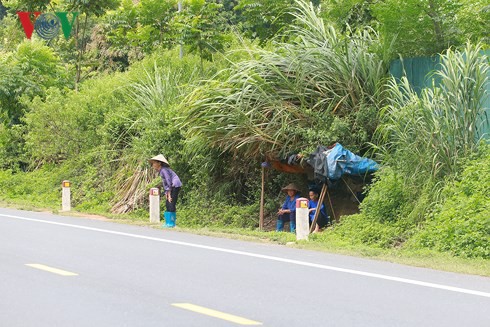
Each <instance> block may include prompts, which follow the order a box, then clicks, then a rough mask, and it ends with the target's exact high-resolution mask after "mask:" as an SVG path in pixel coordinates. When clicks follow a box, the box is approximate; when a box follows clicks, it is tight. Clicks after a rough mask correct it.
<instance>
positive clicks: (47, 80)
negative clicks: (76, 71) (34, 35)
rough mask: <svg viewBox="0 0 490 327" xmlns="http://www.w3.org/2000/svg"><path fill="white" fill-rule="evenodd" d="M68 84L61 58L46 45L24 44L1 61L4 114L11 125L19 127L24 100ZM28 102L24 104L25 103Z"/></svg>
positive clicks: (0, 103) (0, 98) (0, 108)
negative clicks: (50, 88) (53, 87)
mask: <svg viewBox="0 0 490 327" xmlns="http://www.w3.org/2000/svg"><path fill="white" fill-rule="evenodd" d="M66 83H67V73H66V71H65V70H64V68H63V67H62V65H61V63H60V59H59V58H58V56H56V54H55V53H54V51H53V50H52V49H50V48H49V47H47V46H46V45H44V43H43V42H36V41H24V42H23V43H21V44H20V45H19V46H18V47H17V49H16V51H15V52H14V53H13V54H8V55H6V56H4V57H3V58H0V115H1V116H3V119H2V120H3V122H4V123H7V124H18V123H19V122H20V119H21V117H22V116H23V115H24V111H25V109H26V108H25V105H24V103H23V102H24V101H25V100H29V99H32V98H34V97H35V96H41V97H43V96H44V94H45V91H46V90H47V89H48V88H49V87H52V86H56V87H61V86H63V85H66ZM22 99H24V101H23V100H22Z"/></svg>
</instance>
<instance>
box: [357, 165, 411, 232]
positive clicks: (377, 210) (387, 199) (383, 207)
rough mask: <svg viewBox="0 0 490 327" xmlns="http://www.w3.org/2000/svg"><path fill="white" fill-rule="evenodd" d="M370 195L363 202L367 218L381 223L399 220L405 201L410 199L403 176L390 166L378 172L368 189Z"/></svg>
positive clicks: (362, 207)
mask: <svg viewBox="0 0 490 327" xmlns="http://www.w3.org/2000/svg"><path fill="white" fill-rule="evenodd" d="M367 192H368V194H369V196H368V197H366V199H364V201H363V202H362V203H361V206H360V208H361V211H362V213H363V215H364V216H365V219H367V220H369V221H377V222H380V223H384V222H393V221H398V220H399V219H400V216H401V214H402V213H404V212H403V207H404V205H405V203H407V202H409V201H410V192H409V190H407V188H406V182H405V181H404V179H403V176H402V175H400V174H397V172H396V171H395V170H393V169H392V168H390V167H384V168H382V169H381V170H380V171H378V172H377V173H376V177H375V178H374V180H373V184H371V186H370V187H369V188H368V190H367Z"/></svg>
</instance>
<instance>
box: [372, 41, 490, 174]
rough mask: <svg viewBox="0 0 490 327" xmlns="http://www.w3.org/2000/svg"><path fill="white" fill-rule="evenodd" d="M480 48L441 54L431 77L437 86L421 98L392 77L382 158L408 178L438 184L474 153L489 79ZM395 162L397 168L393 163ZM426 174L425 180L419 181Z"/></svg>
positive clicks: (382, 130)
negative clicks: (437, 65)
mask: <svg viewBox="0 0 490 327" xmlns="http://www.w3.org/2000/svg"><path fill="white" fill-rule="evenodd" d="M480 49H481V48H480V45H476V46H471V45H467V47H466V49H465V50H464V51H452V50H448V51H447V52H446V54H444V55H441V69H440V70H439V71H437V72H436V73H435V74H436V75H437V76H438V77H439V78H440V85H439V86H438V87H434V88H432V89H424V90H423V91H422V94H421V96H420V98H419V96H418V95H417V94H416V93H415V92H414V91H413V90H412V89H411V88H410V85H409V83H408V80H407V79H406V78H402V80H401V83H400V84H397V82H396V81H395V80H394V79H392V80H391V81H390V84H389V98H390V99H391V104H390V105H389V106H387V107H386V108H385V110H384V111H383V112H382V124H380V126H379V129H378V131H377V132H378V135H379V136H380V139H379V140H380V142H379V143H380V144H382V147H383V149H384V151H385V152H387V153H389V156H388V157H386V160H389V161H390V164H393V165H394V167H397V169H398V170H403V171H404V172H405V173H406V177H407V179H413V180H420V179H422V180H424V179H426V178H428V177H429V178H436V179H438V180H440V179H441V178H444V177H445V176H447V175H448V174H455V173H457V172H458V171H459V169H460V167H461V166H460V162H459V161H460V159H461V158H464V157H467V156H469V155H470V154H472V153H473V152H475V150H476V148H477V146H478V143H479V141H480V139H481V138H482V137H483V133H482V131H481V128H482V126H481V120H480V119H481V117H482V116H483V115H484V112H485V108H484V107H483V103H484V100H485V97H486V96H488V95H487V94H486V85H487V83H488V81H489V80H488V79H489V77H488V76H490V75H489V73H490V65H489V61H488V59H487V57H486V56H485V55H483V54H482V53H480ZM397 163H398V164H397ZM417 176H424V177H417Z"/></svg>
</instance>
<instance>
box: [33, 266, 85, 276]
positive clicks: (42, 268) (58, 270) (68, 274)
mask: <svg viewBox="0 0 490 327" xmlns="http://www.w3.org/2000/svg"><path fill="white" fill-rule="evenodd" d="M26 266H28V267H32V268H36V269H40V270H44V271H49V272H51V273H53V274H58V275H61V276H78V274H75V273H72V272H69V271H66V270H61V269H57V268H53V267H48V266H45V265H41V264H38V263H30V264H26Z"/></svg>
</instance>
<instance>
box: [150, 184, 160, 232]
mask: <svg viewBox="0 0 490 327" xmlns="http://www.w3.org/2000/svg"><path fill="white" fill-rule="evenodd" d="M159 222H160V190H159V189H158V188H156V187H153V188H151V189H150V223H159Z"/></svg>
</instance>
